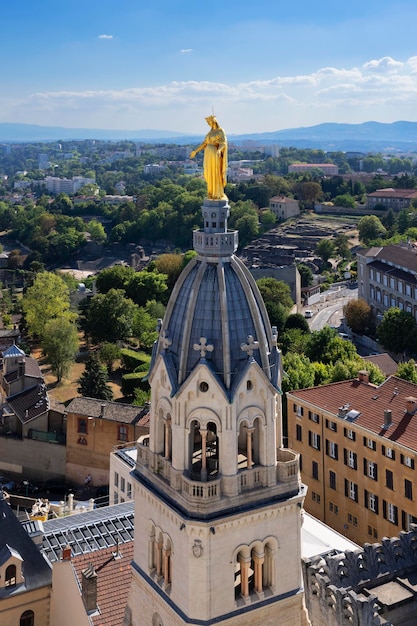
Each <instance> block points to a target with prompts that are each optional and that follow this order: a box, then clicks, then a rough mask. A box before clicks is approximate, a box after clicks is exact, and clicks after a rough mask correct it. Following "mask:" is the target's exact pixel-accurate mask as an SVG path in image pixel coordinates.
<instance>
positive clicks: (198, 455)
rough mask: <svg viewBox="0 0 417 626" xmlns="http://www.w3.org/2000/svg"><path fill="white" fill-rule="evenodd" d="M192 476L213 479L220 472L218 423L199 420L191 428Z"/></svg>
mask: <svg viewBox="0 0 417 626" xmlns="http://www.w3.org/2000/svg"><path fill="white" fill-rule="evenodd" d="M190 451H191V461H190V476H191V478H192V480H201V481H207V480H213V479H214V478H216V477H217V475H218V473H219V438H218V435H217V425H216V424H215V423H214V422H208V423H207V425H206V426H203V425H201V423H200V422H199V421H198V420H193V421H192V422H191V428H190Z"/></svg>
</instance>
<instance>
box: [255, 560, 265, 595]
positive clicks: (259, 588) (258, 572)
mask: <svg viewBox="0 0 417 626" xmlns="http://www.w3.org/2000/svg"><path fill="white" fill-rule="evenodd" d="M264 558H265V555H264V554H263V553H262V554H257V553H256V552H255V553H254V555H253V563H254V569H255V591H256V593H258V594H263V579H262V578H263V572H262V569H263V567H262V566H263V564H264Z"/></svg>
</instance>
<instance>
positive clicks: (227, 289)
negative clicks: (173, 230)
mask: <svg viewBox="0 0 417 626" xmlns="http://www.w3.org/2000/svg"><path fill="white" fill-rule="evenodd" d="M202 208H203V216H204V214H205V213H207V212H210V222H209V223H210V229H209V228H208V227H205V228H204V230H199V231H195V232H194V248H195V249H196V250H197V252H198V255H197V256H196V257H195V258H194V259H193V260H192V261H191V262H190V263H189V264H188V265H187V266H186V268H185V269H184V270H183V272H182V274H181V276H180V277H179V279H178V281H177V284H176V285H175V288H174V290H173V293H172V295H171V298H170V300H169V303H168V306H167V310H166V314H165V317H164V320H163V323H162V326H161V330H160V338H159V342H158V346H157V352H158V353H160V354H161V355H163V357H164V358H165V359H166V361H167V363H166V364H167V369H168V371H169V373H170V377H171V382H172V384H173V387H174V393H175V390H176V389H177V388H178V387H179V386H180V385H181V384H182V383H183V381H184V380H185V379H186V378H187V377H188V376H189V375H190V373H191V372H192V371H193V369H194V368H195V366H196V365H197V364H198V363H199V362H201V360H204V361H205V362H206V363H207V365H208V366H209V367H210V368H211V369H212V370H213V372H214V373H215V374H216V375H217V377H218V379H219V381H220V382H221V383H222V384H223V385H224V387H225V390H226V392H228V393H230V394H232V395H233V390H234V388H235V387H236V384H237V383H238V382H239V380H240V379H241V377H242V375H243V373H244V372H245V371H246V369H247V365H248V362H249V361H256V362H257V363H258V365H259V366H260V367H261V368H262V370H263V371H264V374H265V375H266V376H267V378H268V379H269V380H270V382H271V383H272V384H273V385H274V386H278V384H279V373H280V372H279V370H280V361H279V352H278V350H277V348H276V330H275V329H271V327H270V323H269V319H268V315H267V312H266V309H265V305H264V302H263V300H262V297H261V295H260V293H259V290H258V287H257V285H256V283H255V280H254V279H253V277H252V275H251V274H250V272H249V270H248V269H247V268H246V266H245V265H244V264H243V263H242V261H240V260H239V259H238V258H237V257H236V256H235V255H234V252H235V250H236V248H237V232H236V231H227V227H226V224H227V221H226V219H225V213H226V214H227V215H228V209H229V207H228V205H227V201H226V203H225V202H224V201H222V202H219V201H215V202H214V201H210V200H205V203H204V205H203V207H202ZM216 209H217V211H216ZM215 215H217V216H218V217H219V221H220V222H221V225H222V227H223V228H222V229H221V230H216V225H217V222H216V217H215ZM205 224H207V222H206V220H205ZM155 356H156V355H155Z"/></svg>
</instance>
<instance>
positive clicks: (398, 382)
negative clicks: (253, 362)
mask: <svg viewBox="0 0 417 626" xmlns="http://www.w3.org/2000/svg"><path fill="white" fill-rule="evenodd" d="M291 397H294V398H296V399H297V398H298V399H299V400H300V401H302V402H307V403H309V404H311V405H313V406H314V407H317V408H319V409H322V410H325V411H328V412H329V413H331V414H333V415H334V416H338V415H339V408H340V407H342V406H345V405H347V406H348V407H349V410H355V411H359V416H358V417H357V418H356V419H355V420H354V423H355V424H356V425H357V426H361V427H363V428H365V429H367V430H369V431H370V432H372V433H374V434H375V435H378V436H379V437H384V438H386V439H389V440H391V441H395V442H397V443H399V444H400V445H403V446H405V447H407V448H410V449H411V450H415V451H417V413H415V414H410V413H407V412H406V400H407V398H409V397H414V398H417V385H415V384H413V383H409V382H408V381H405V380H402V379H401V378H397V377H396V376H391V377H390V378H387V380H386V381H385V382H383V383H382V384H381V385H380V386H379V387H376V386H375V385H370V384H366V383H363V382H360V381H359V380H357V379H355V380H346V381H342V382H339V383H331V384H330V385H322V386H321V387H312V388H310V389H300V390H296V391H292V392H291ZM416 407H417V404H416ZM385 409H389V410H390V411H392V425H391V426H390V427H389V428H387V429H384V428H383V424H384V411H385ZM339 419H341V420H343V417H340V418H339ZM347 423H349V421H348V420H347Z"/></svg>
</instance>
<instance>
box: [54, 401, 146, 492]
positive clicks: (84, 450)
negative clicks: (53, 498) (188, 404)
mask: <svg viewBox="0 0 417 626" xmlns="http://www.w3.org/2000/svg"><path fill="white" fill-rule="evenodd" d="M148 419H149V408H148V407H147V406H146V407H138V406H133V405H131V404H122V403H119V402H105V401H103V400H97V399H95V398H81V397H79V398H74V399H73V400H71V402H70V403H69V405H68V407H67V446H66V466H65V477H66V478H67V480H68V481H70V482H71V483H73V484H76V485H82V484H84V482H85V479H86V477H87V476H89V477H91V483H92V484H93V485H94V486H98V485H108V484H109V465H110V452H111V451H112V450H113V447H114V446H117V445H121V446H124V445H125V444H126V443H127V442H129V441H131V442H132V441H136V440H137V439H138V437H140V436H141V435H144V434H146V433H148V432H149V423H148Z"/></svg>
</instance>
